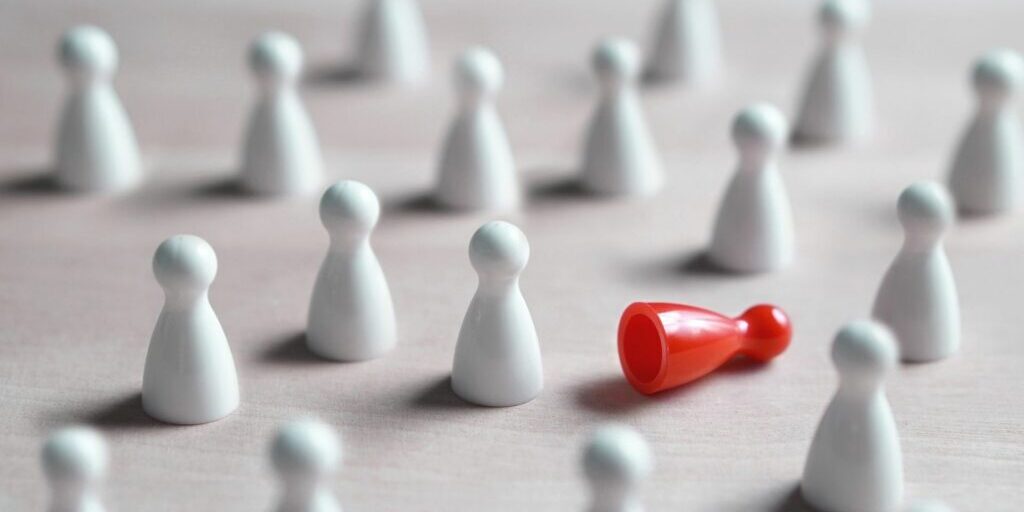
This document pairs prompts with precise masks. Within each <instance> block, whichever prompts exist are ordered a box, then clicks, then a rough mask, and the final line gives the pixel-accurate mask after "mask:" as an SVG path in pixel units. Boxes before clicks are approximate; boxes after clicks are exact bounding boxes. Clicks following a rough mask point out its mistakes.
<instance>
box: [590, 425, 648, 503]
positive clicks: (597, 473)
mask: <svg viewBox="0 0 1024 512" xmlns="http://www.w3.org/2000/svg"><path fill="white" fill-rule="evenodd" d="M653 469H654V457H653V456H652V455H651V450H650V448H649V447H648V446H647V442H646V441H645V440H644V438H643V436H641V435H640V434H639V433H638V432H636V431H635V430H633V429H631V428H629V427H625V426H620V425H605V426H602V427H600V428H599V429H597V431H595V432H594V433H593V434H592V435H591V436H590V439H588V440H587V442H586V445H585V446H584V447H583V475H584V476H585V477H586V479H587V483H588V485H589V487H590V505H589V506H588V507H587V508H586V510H587V512H643V510H644V506H643V503H642V502H641V499H640V488H641V486H642V484H643V483H644V481H645V480H647V478H648V477H649V476H650V474H651V471H652V470H653Z"/></svg>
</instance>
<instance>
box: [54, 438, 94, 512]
mask: <svg viewBox="0 0 1024 512" xmlns="http://www.w3.org/2000/svg"><path fill="white" fill-rule="evenodd" d="M42 460H43V473H45V474H46V478H47V480H48V481H49V484H50V493H51V501H50V507H49V509H48V510H49V512H103V511H104V510H106V509H105V507H104V506H103V503H101V501H100V497H99V484H100V482H102V481H103V479H105V478H106V476H107V466H108V464H109V462H110V454H109V453H108V451H107V443H106V441H104V440H103V437H102V436H100V434H99V432H97V431H95V430H93V429H91V428H88V427H67V428H64V429H61V430H58V431H57V432H55V433H54V434H53V435H51V436H50V437H49V439H47V440H46V443H45V444H44V445H43V453H42Z"/></svg>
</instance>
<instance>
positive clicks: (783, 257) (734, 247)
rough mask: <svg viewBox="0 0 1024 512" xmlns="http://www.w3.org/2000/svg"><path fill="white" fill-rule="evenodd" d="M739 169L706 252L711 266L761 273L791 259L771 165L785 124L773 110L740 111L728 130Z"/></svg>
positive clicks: (784, 206)
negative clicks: (737, 156) (736, 152)
mask: <svg viewBox="0 0 1024 512" xmlns="http://www.w3.org/2000/svg"><path fill="white" fill-rule="evenodd" d="M732 138H733V141H734V142H735V144H736V148H737V150H738V152H739V160H740V161H739V169H738V170H737V171H736V174H735V175H734V176H733V179H732V182H730V183H729V188H728V189H727V190H726V192H725V196H724V197H723V199H722V202H721V204H720V205H719V207H718V216H717V218H716V220H715V227H714V233H713V235H712V237H711V245H710V248H709V249H708V257H709V258H710V259H711V261H712V262H713V263H714V264H716V265H718V266H720V267H722V268H723V269H726V270H730V271H734V272H766V271H771V270H777V269H780V268H782V267H784V266H786V265H788V264H789V263H790V262H791V261H792V260H793V254H794V252H795V249H794V241H793V239H794V236H793V214H792V212H791V210H790V206H789V197H788V196H787V194H786V189H785V187H784V186H783V183H782V176H781V175H780V174H779V170H778V165H777V164H776V160H777V158H778V153H779V151H780V150H781V149H782V147H783V146H784V145H785V140H786V119H785V118H784V117H783V116H782V113H781V112H779V110H778V109H776V108H775V107H773V106H771V105H768V104H763V103H761V104H755V105H752V106H750V107H747V108H745V109H743V111H741V112H740V113H739V115H737V116H736V119H735V120H734V121H733V125H732Z"/></svg>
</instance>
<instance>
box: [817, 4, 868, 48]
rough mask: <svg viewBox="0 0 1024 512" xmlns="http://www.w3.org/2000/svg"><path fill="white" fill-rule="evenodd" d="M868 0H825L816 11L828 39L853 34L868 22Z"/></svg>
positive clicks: (836, 38) (835, 39) (834, 39)
mask: <svg viewBox="0 0 1024 512" xmlns="http://www.w3.org/2000/svg"><path fill="white" fill-rule="evenodd" d="M870 16H871V8H870V6H869V4H868V0H825V2H824V3H822V4H821V9H820V10H819V11H818V22H819V23H820V24H821V28H822V30H823V31H824V33H825V37H826V39H827V40H829V41H837V40H839V39H842V38H843V37H846V36H847V35H850V34H854V33H856V32H857V31H859V30H860V29H862V28H863V27H864V26H865V25H867V23H868V19H869V18H870Z"/></svg>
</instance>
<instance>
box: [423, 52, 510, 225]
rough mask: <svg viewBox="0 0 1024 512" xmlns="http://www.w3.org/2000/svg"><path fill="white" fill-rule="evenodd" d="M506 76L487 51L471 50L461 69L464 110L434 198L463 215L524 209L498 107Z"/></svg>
mask: <svg viewBox="0 0 1024 512" xmlns="http://www.w3.org/2000/svg"><path fill="white" fill-rule="evenodd" d="M503 75H504V73H503V71H502V68H501V62H499V61H498V58H497V57H495V56H494V54H493V53H491V52H490V51H489V50H485V49H483V48H471V49H469V50H467V51H466V52H465V53H463V54H462V56H461V57H460V58H459V61H458V63H457V64H456V67H455V84H456V87H457V89H458V94H459V100H460V106H459V111H458V114H457V115H456V117H455V120H454V121H453V122H452V124H451V126H450V127H449V130H448V135H447V137H446V138H445V141H444V147H443V149H442V152H441V162H440V165H439V167H440V179H439V181H438V184H437V190H436V197H435V199H436V200H437V202H438V203H439V204H440V205H442V206H445V207H448V208H455V209H464V210H468V209H475V210H512V209H515V208H516V207H518V206H519V201H520V191H519V180H518V178H517V177H516V166H515V162H514V161H513V158H512V148H510V147H509V143H508V136H507V135H506V134H505V128H504V126H502V124H501V118H500V117H498V111H497V110H496V109H495V107H494V96H495V95H496V94H497V92H498V90H499V89H501V85H502V82H503V81H504V78H503Z"/></svg>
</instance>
